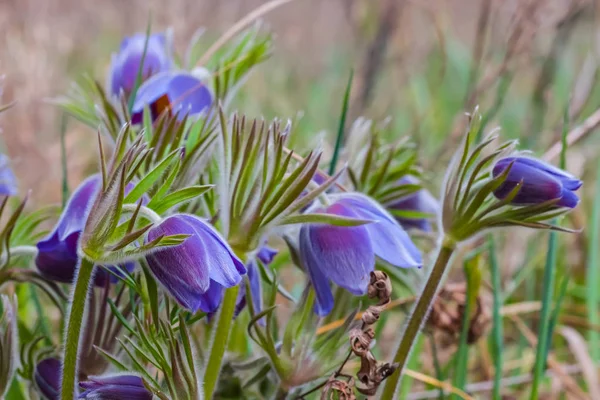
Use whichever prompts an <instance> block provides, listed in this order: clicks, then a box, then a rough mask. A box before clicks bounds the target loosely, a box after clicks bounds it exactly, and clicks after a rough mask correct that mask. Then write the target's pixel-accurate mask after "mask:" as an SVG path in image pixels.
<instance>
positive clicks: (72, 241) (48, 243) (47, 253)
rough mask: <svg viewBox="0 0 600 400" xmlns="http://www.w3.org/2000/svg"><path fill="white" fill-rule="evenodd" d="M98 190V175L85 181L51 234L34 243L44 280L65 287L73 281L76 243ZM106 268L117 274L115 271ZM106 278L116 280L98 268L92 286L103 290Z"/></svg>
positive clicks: (73, 195) (78, 188) (113, 268)
mask: <svg viewBox="0 0 600 400" xmlns="http://www.w3.org/2000/svg"><path fill="white" fill-rule="evenodd" d="M101 187H102V178H101V176H100V175H99V174H95V175H92V176H90V177H88V178H87V179H85V180H84V181H83V182H82V183H81V184H80V185H79V187H77V189H75V191H74V192H73V194H72V195H71V198H70V199H69V201H68V203H67V205H66V207H65V209H64V210H63V212H62V214H61V216H60V219H59V220H58V222H57V224H56V226H55V227H54V229H53V230H52V232H50V234H49V235H48V236H46V237H45V238H44V239H42V240H41V241H39V242H38V243H37V248H38V254H37V256H36V258H35V264H36V266H37V268H38V270H39V271H40V273H41V274H42V275H43V276H44V277H45V278H47V279H50V280H54V281H57V282H65V283H70V282H72V281H73V278H74V276H75V271H76V269H77V264H78V262H79V255H78V254H77V243H78V241H79V237H80V236H81V232H82V231H83V228H84V226H85V222H86V220H87V218H88V216H89V212H90V207H91V206H92V203H93V202H94V200H95V198H96V196H97V195H98V193H99V192H100V189H101ZM132 188H133V185H131V184H129V185H128V187H127V188H126V191H128V190H131V189H132ZM133 267H134V264H133V263H127V264H125V265H123V266H122V268H123V269H127V270H128V271H131V270H132V269H133ZM109 268H111V269H112V270H113V271H115V272H116V273H119V272H118V271H119V270H118V269H117V268H115V267H109ZM107 278H109V279H112V280H113V281H115V280H116V277H114V276H112V274H111V273H109V272H107V271H105V270H104V269H102V268H97V271H96V274H95V276H94V283H95V284H96V285H98V286H104V284H105V282H106V279H107Z"/></svg>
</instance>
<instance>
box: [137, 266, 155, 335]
mask: <svg viewBox="0 0 600 400" xmlns="http://www.w3.org/2000/svg"><path fill="white" fill-rule="evenodd" d="M141 264H142V268H143V270H144V277H145V278H146V290H147V292H148V300H149V302H150V312H151V313H152V321H154V323H155V324H158V321H159V317H158V312H159V308H158V287H157V285H156V281H155V280H154V276H153V275H152V273H151V272H150V269H149V268H148V265H147V264H146V261H145V260H142V261H141Z"/></svg>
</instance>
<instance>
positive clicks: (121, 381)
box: [79, 375, 152, 400]
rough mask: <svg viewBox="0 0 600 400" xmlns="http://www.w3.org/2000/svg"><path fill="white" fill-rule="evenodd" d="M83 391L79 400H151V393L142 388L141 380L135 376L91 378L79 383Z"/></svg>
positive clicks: (144, 387)
mask: <svg viewBox="0 0 600 400" xmlns="http://www.w3.org/2000/svg"><path fill="white" fill-rule="evenodd" d="M79 386H80V387H81V388H82V389H83V390H84V391H83V392H82V393H81V394H80V395H79V398H80V399H94V400H113V399H127V400H152V393H151V392H150V391H149V390H148V389H147V388H146V386H144V382H143V380H142V378H140V377H139V376H135V375H110V376H93V377H90V378H88V380H87V381H84V382H80V383H79Z"/></svg>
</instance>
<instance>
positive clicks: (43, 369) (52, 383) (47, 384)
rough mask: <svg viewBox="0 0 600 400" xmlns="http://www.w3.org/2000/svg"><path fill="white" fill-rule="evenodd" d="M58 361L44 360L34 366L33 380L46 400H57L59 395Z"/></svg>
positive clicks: (59, 368) (54, 359)
mask: <svg viewBox="0 0 600 400" xmlns="http://www.w3.org/2000/svg"><path fill="white" fill-rule="evenodd" d="M60 370H61V365H60V360H58V359H56V358H45V359H43V360H42V361H40V362H38V363H37V365H36V366H35V371H34V376H33V380H34V381H35V384H36V386H37V388H38V389H39V391H40V392H41V393H42V394H43V395H44V398H46V399H47V400H58V399H59V397H60V395H59V391H60Z"/></svg>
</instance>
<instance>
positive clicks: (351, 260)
mask: <svg viewBox="0 0 600 400" xmlns="http://www.w3.org/2000/svg"><path fill="white" fill-rule="evenodd" d="M313 211H314V212H325V213H328V214H335V215H339V216H345V217H350V218H355V219H366V220H371V221H373V222H372V223H369V224H366V225H361V226H353V227H341V226H333V225H324V224H309V225H304V226H303V227H302V228H301V229H300V257H301V259H302V263H303V265H304V267H305V268H306V270H307V272H308V276H309V278H310V281H311V283H312V285H313V287H314V288H315V293H316V305H315V311H316V312H317V314H319V315H327V314H328V313H329V312H330V311H331V309H332V308H333V295H332V292H331V288H330V285H329V282H330V281H332V282H333V283H335V284H336V285H338V286H341V287H343V288H344V289H346V290H348V291H349V292H350V293H352V294H355V295H358V296H360V295H363V294H365V293H366V291H367V286H368V284H369V274H370V273H371V272H372V271H373V270H374V268H375V256H377V257H379V258H381V259H383V260H385V261H386V262H388V263H390V264H392V265H394V266H397V267H403V268H410V267H420V266H421V254H420V252H419V250H418V249H417V248H416V247H415V245H414V244H413V243H412V241H411V240H410V237H409V236H408V234H407V233H406V232H405V231H404V230H403V229H402V227H401V226H400V225H399V224H398V222H397V221H396V220H394V218H393V217H392V216H391V215H389V214H388V213H387V211H385V210H384V209H383V208H382V207H381V206H380V205H379V204H377V203H376V202H375V201H374V200H372V199H370V198H369V197H367V196H364V195H361V194H358V193H344V194H341V195H339V196H338V197H337V201H336V202H335V203H333V204H332V205H330V206H329V207H327V208H326V209H324V210H323V209H316V210H313Z"/></svg>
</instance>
